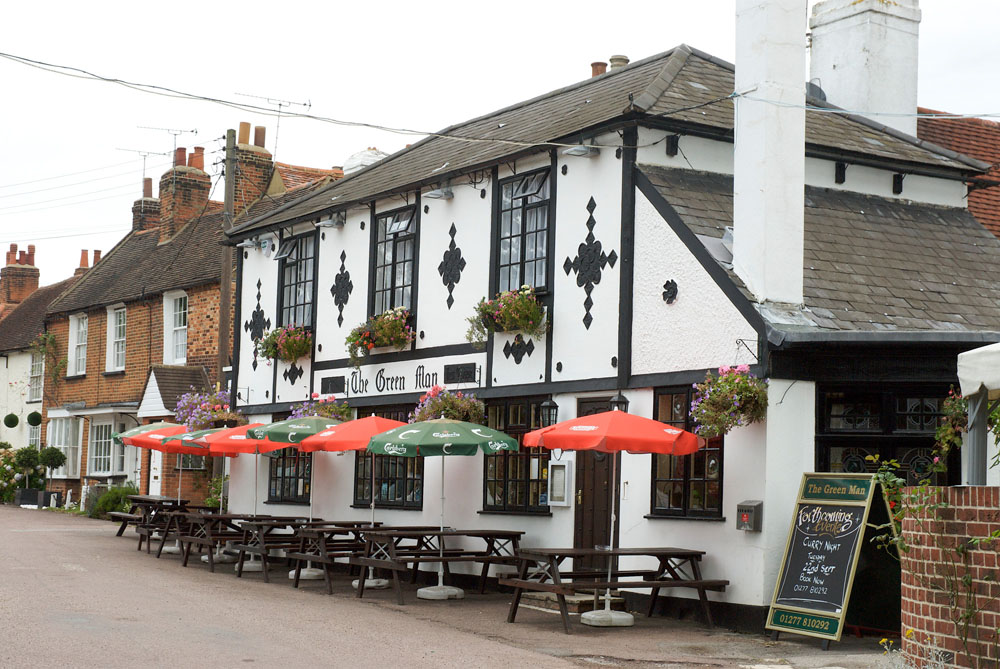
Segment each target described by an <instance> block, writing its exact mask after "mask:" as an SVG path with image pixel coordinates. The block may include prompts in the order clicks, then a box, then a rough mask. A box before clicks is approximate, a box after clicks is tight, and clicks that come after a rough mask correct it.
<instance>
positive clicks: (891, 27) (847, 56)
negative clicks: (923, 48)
mask: <svg viewBox="0 0 1000 669" xmlns="http://www.w3.org/2000/svg"><path fill="white" fill-rule="evenodd" d="M919 26H920V8H919V3H918V0H892V1H891V2H890V1H889V0H824V2H820V3H818V4H816V5H815V6H814V7H813V11H812V18H811V19H810V20H809V27H810V29H811V30H812V54H811V60H810V66H809V69H810V73H809V78H810V80H816V79H818V80H819V81H818V82H817V83H818V84H819V85H820V86H821V87H822V88H823V92H824V93H826V99H827V100H828V101H829V102H831V103H832V104H835V105H837V106H838V107H843V108H844V109H849V110H852V111H859V112H891V113H897V114H915V113H916V111H917V37H918V29H919ZM865 115H867V116H869V118H871V119H872V120H873V121H876V122H878V123H881V124H882V125H887V126H889V127H892V128H896V129H897V130H902V131H903V132H905V133H908V134H910V135H913V136H916V134H917V119H916V117H914V116H882V115H874V114H872V115H869V114H865Z"/></svg>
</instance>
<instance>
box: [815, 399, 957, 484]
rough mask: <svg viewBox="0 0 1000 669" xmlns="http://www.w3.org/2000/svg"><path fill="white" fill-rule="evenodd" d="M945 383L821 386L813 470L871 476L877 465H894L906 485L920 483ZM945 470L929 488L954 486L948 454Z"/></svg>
mask: <svg viewBox="0 0 1000 669" xmlns="http://www.w3.org/2000/svg"><path fill="white" fill-rule="evenodd" d="M947 396H948V386H947V384H928V385H923V384H922V385H909V386H904V385H899V384H887V385H876V384H870V383H869V384H864V385H863V386H861V385H856V386H846V385H845V386H821V387H820V388H819V389H818V392H817V410H816V414H817V415H816V471H823V472H847V473H865V472H867V473H874V472H875V471H877V470H878V467H879V463H878V462H875V461H874V460H870V459H868V458H869V456H878V459H879V460H880V461H882V462H884V461H886V460H895V461H897V462H898V463H899V470H898V471H897V474H898V475H899V476H900V477H902V478H905V479H906V481H907V485H917V484H918V483H919V482H920V481H921V480H922V479H924V478H926V476H927V474H928V472H929V471H930V468H931V465H932V464H933V462H934V457H935V455H934V433H935V431H936V430H937V426H938V425H939V424H940V422H941V416H942V413H941V407H942V403H943V402H944V399H945V398H946V397H947ZM947 465H948V471H947V472H946V473H945V474H943V475H941V474H936V475H935V478H934V479H933V483H934V484H935V485H955V484H957V483H958V482H959V473H960V464H959V461H958V456H957V455H955V454H954V453H952V454H951V455H950V456H949V458H948V461H947Z"/></svg>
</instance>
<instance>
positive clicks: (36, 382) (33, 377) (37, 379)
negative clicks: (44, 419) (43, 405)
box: [28, 353, 45, 427]
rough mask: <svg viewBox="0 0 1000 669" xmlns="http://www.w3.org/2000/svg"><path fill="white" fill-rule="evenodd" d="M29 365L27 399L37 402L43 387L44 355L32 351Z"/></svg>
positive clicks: (40, 397)
mask: <svg viewBox="0 0 1000 669" xmlns="http://www.w3.org/2000/svg"><path fill="white" fill-rule="evenodd" d="M30 365H31V367H30V371H29V372H28V401H29V402H38V401H40V400H41V399H42V391H43V388H44V385H43V384H44V378H45V356H43V355H41V354H40V353H32V354H31V363H30ZM36 427H40V426H36Z"/></svg>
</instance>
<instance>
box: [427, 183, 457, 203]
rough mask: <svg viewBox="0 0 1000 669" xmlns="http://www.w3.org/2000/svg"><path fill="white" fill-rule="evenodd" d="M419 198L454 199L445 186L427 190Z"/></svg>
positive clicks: (450, 191) (453, 195)
mask: <svg viewBox="0 0 1000 669" xmlns="http://www.w3.org/2000/svg"><path fill="white" fill-rule="evenodd" d="M420 197H423V198H427V199H429V200H450V199H452V198H453V197H455V194H454V193H453V192H452V190H451V188H449V187H447V186H445V187H444V188H435V189H434V190H429V191H427V192H426V193H424V194H423V195H421V196H420Z"/></svg>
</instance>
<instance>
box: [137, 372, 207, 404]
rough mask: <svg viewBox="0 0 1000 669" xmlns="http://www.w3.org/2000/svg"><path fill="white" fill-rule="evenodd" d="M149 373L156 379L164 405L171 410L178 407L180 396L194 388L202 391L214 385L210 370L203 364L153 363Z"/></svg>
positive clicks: (147, 383)
mask: <svg viewBox="0 0 1000 669" xmlns="http://www.w3.org/2000/svg"><path fill="white" fill-rule="evenodd" d="M149 374H150V376H151V377H153V378H155V380H156V387H157V388H158V389H159V390H160V397H161V398H162V399H163V406H164V407H166V408H167V409H168V410H170V411H174V409H176V408H177V400H178V398H180V396H181V395H183V394H184V393H186V392H189V391H190V390H191V389H192V388H194V389H195V390H197V391H199V392H202V391H205V390H208V389H210V388H211V387H212V382H211V381H210V380H209V378H208V372H206V371H205V368H204V367H202V366H201V365H153V366H152V367H150V369H149ZM146 385H149V382H148V381H147V382H146Z"/></svg>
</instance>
